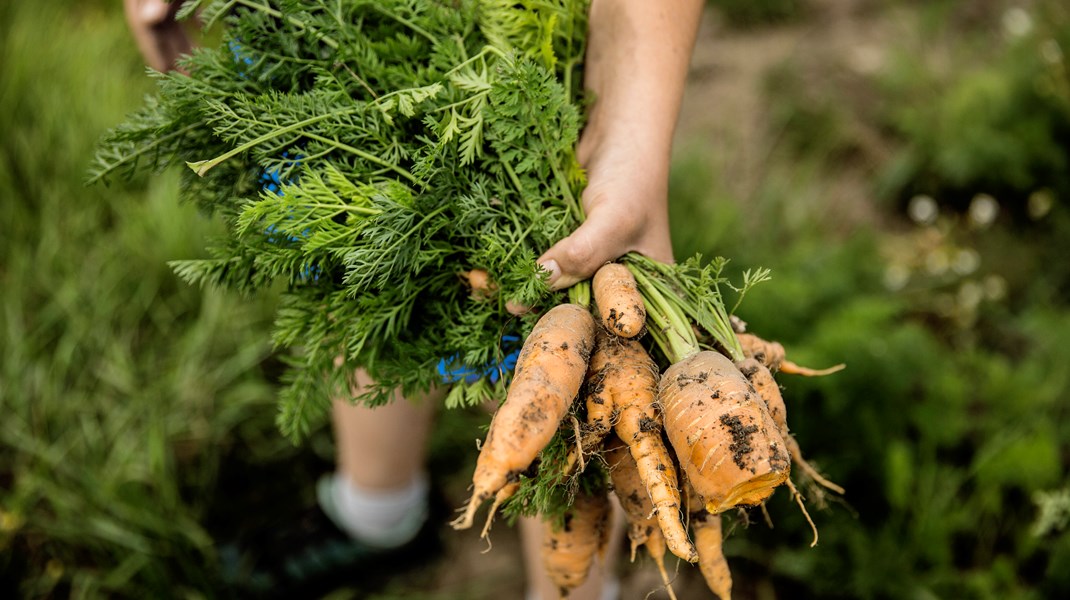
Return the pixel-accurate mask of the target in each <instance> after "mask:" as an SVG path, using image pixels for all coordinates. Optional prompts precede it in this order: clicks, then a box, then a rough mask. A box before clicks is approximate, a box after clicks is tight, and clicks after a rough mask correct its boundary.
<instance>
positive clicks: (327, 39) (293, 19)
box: [235, 0, 338, 50]
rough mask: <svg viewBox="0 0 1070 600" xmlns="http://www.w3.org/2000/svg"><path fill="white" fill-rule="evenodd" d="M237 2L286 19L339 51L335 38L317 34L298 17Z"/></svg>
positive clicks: (251, 3)
mask: <svg viewBox="0 0 1070 600" xmlns="http://www.w3.org/2000/svg"><path fill="white" fill-rule="evenodd" d="M235 2H236V3H237V4H241V5H242V6H245V7H246V8H251V9H253V10H259V11H260V12H262V13H264V14H267V15H271V16H272V17H275V18H276V19H285V20H286V21H287V22H288V23H290V24H291V25H293V26H294V27H297V28H298V29H300V30H302V31H309V32H312V34H313V35H315V36H316V37H317V38H318V39H319V40H320V41H321V42H323V43H324V44H326V45H328V46H330V47H331V49H332V50H337V49H338V42H337V40H335V39H334V38H332V37H331V36H329V35H325V34H322V33H319V32H317V31H316V30H315V29H313V28H312V27H310V26H309V25H308V23H305V22H304V21H302V20H300V19H298V18H297V17H293V16H290V15H284V14H282V12H281V11H278V10H275V9H274V8H271V7H270V6H267V5H265V4H259V3H256V2H252V1H251V0H235Z"/></svg>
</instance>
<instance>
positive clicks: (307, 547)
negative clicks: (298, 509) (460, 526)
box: [220, 492, 445, 599]
mask: <svg viewBox="0 0 1070 600" xmlns="http://www.w3.org/2000/svg"><path fill="white" fill-rule="evenodd" d="M431 498H432V499H431V500H430V504H431V506H430V507H429V513H430V514H429V516H428V518H427V519H426V520H425V521H424V524H423V526H422V527H421V529H420V530H419V531H418V532H417V533H416V535H415V536H414V537H413V538H412V539H411V540H409V541H408V542H406V543H404V544H402V545H401V546H397V547H394V548H383V547H379V546H373V545H369V544H366V543H363V542H360V541H357V540H354V539H353V538H351V537H349V535H347V534H346V533H345V532H344V531H342V530H341V529H339V527H338V526H337V525H336V524H335V522H334V521H333V520H331V518H330V517H329V516H328V515H327V514H326V513H325V512H324V511H323V510H322V509H321V508H320V507H319V506H315V507H313V508H311V509H308V510H307V511H305V513H304V514H302V515H300V517H299V518H298V519H296V520H295V521H290V522H287V523H280V524H276V528H275V529H274V533H273V534H271V535H269V536H259V537H260V539H256V540H247V541H245V542H236V543H234V544H228V545H227V546H224V547H222V548H221V549H220V559H221V562H222V564H223V572H224V578H225V579H226V580H227V582H228V583H229V584H230V586H231V588H232V589H233V591H234V593H235V594H238V595H239V596H240V597H246V598H264V599H268V598H284V597H285V598H316V597H320V596H323V595H324V594H326V593H328V592H330V591H332V590H335V589H338V588H341V587H345V588H350V589H355V590H356V591H358V593H359V592H365V593H368V592H373V591H375V590H377V589H379V588H381V587H383V586H384V585H385V584H387V583H388V582H389V581H390V580H391V579H393V578H395V577H397V576H398V575H400V574H401V573H403V572H404V571H405V570H407V569H411V568H419V567H421V566H425V565H426V564H427V563H428V562H430V561H431V560H432V559H433V558H434V557H435V556H437V555H438V554H440V553H441V552H442V539H441V537H440V535H439V527H440V526H441V524H442V523H443V521H444V517H443V515H444V514H445V502H444V501H442V500H441V499H440V498H439V497H438V496H437V495H436V494H435V493H434V492H432V494H431Z"/></svg>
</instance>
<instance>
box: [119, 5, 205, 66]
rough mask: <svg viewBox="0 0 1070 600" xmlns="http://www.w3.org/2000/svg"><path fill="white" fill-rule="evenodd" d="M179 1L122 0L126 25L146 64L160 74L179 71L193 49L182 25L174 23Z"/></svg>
mask: <svg viewBox="0 0 1070 600" xmlns="http://www.w3.org/2000/svg"><path fill="white" fill-rule="evenodd" d="M181 5H182V2H180V1H179V0H172V1H171V2H167V1H166V0H123V9H124V11H125V12H126V22H127V25H128V26H129V27H130V32H131V33H133V34H134V39H135V41H137V46H138V49H139V50H141V56H142V57H143V58H144V59H145V64H147V65H148V66H150V67H152V68H153V69H156V70H157V71H169V70H171V69H175V68H176V64H175V63H176V62H177V61H178V58H179V57H180V56H181V55H183V54H189V52H190V50H191V49H192V47H193V46H192V44H191V43H190V40H189V37H188V36H187V35H186V30H185V29H184V28H183V27H182V24H180V23H179V22H177V21H176V20H175V13H176V12H178V9H179V8H180V7H181Z"/></svg>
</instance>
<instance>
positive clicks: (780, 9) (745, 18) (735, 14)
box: [708, 0, 806, 28]
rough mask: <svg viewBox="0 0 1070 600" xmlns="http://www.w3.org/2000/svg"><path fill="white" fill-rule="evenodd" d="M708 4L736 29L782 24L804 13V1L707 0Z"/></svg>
mask: <svg viewBox="0 0 1070 600" xmlns="http://www.w3.org/2000/svg"><path fill="white" fill-rule="evenodd" d="M708 4H709V5H710V6H712V7H713V8H714V9H716V10H717V12H718V13H719V14H720V15H721V16H722V17H723V18H724V20H725V22H726V23H727V24H728V25H729V26H732V27H737V28H746V27H757V26H761V25H772V24H775V23H784V22H787V21H792V20H795V19H798V18H800V17H801V16H802V15H803V14H804V13H805V12H806V2H805V0H709V2H708Z"/></svg>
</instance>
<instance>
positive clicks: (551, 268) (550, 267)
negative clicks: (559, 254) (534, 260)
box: [539, 258, 561, 285]
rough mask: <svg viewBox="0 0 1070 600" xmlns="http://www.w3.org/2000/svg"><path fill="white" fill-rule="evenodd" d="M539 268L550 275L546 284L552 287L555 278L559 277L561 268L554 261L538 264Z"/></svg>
mask: <svg viewBox="0 0 1070 600" xmlns="http://www.w3.org/2000/svg"><path fill="white" fill-rule="evenodd" d="M539 266H540V267H542V268H543V269H544V270H546V271H547V272H549V273H550V280H549V281H548V282H547V283H549V284H550V285H553V284H554V282H555V281H557V278H558V277H560V276H561V267H559V266H558V265H557V261H556V260H554V259H552V258H551V259H549V260H545V261H542V262H540V263H539Z"/></svg>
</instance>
